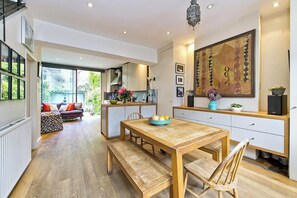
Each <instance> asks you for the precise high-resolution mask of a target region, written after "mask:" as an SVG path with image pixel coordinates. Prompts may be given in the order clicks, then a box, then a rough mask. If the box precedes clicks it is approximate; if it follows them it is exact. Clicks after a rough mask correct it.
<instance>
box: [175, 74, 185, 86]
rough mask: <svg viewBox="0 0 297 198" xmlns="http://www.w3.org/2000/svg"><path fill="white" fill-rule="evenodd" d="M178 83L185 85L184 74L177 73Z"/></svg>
mask: <svg viewBox="0 0 297 198" xmlns="http://www.w3.org/2000/svg"><path fill="white" fill-rule="evenodd" d="M176 84H177V85H183V84H184V76H179V75H176Z"/></svg>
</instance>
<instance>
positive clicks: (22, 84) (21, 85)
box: [19, 80, 26, 100]
mask: <svg viewBox="0 0 297 198" xmlns="http://www.w3.org/2000/svg"><path fill="white" fill-rule="evenodd" d="M25 85H26V84H25V81H23V80H19V99H20V100H24V99H25Z"/></svg>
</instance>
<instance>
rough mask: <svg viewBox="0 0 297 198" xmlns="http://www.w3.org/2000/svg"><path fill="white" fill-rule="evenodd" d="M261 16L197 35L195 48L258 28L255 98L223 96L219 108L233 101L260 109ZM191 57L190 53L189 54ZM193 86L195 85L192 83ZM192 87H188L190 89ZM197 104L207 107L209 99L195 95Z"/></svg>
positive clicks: (189, 72) (250, 108)
mask: <svg viewBox="0 0 297 198" xmlns="http://www.w3.org/2000/svg"><path fill="white" fill-rule="evenodd" d="M260 27H261V24H260V16H259V14H258V13H255V14H252V15H249V16H246V17H244V18H242V19H239V21H238V23H235V24H232V25H231V26H228V27H224V28H223V29H218V30H217V31H216V32H215V33H212V34H211V33H210V34H209V35H207V36H205V37H199V35H197V36H196V39H195V49H200V48H202V47H206V46H208V45H211V44H213V43H216V42H219V41H222V40H225V39H228V38H230V37H233V36H236V35H238V34H241V33H244V32H247V31H249V30H252V29H256V44H255V73H256V74H255V75H256V76H255V85H256V86H255V93H256V94H255V95H256V97H255V98H222V99H220V100H219V101H218V108H219V109H227V108H229V106H230V104H232V103H240V104H242V105H243V106H244V110H245V111H258V110H259V82H260V75H259V74H260V39H261V38H260V35H261V34H260V32H261V28H260ZM188 57H189V55H188ZM191 66H192V65H191V64H190V65H189V67H191ZM193 71H194V70H193V69H192V68H187V76H191V72H193ZM191 86H193V85H191ZM190 88H192V87H188V88H187V89H190ZM194 102H195V106H197V107H207V106H208V103H209V100H208V99H207V98H206V97H205V98H204V97H203V98H198V97H195V101H194Z"/></svg>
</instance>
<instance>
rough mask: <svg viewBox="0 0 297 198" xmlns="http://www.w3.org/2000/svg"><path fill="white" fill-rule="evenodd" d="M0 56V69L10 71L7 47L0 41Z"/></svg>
mask: <svg viewBox="0 0 297 198" xmlns="http://www.w3.org/2000/svg"><path fill="white" fill-rule="evenodd" d="M0 45H1V46H0V48H1V49H0V56H1V65H0V69H2V70H4V71H7V72H10V65H9V62H10V53H9V47H8V45H6V44H5V43H4V42H2V41H1V42H0Z"/></svg>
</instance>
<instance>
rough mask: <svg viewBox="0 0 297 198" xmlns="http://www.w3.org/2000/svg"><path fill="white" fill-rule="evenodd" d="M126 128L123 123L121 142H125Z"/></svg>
mask: <svg viewBox="0 0 297 198" xmlns="http://www.w3.org/2000/svg"><path fill="white" fill-rule="evenodd" d="M125 135H126V133H125V127H124V126H123V124H122V122H121V135H120V140H121V141H125Z"/></svg>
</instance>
